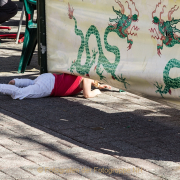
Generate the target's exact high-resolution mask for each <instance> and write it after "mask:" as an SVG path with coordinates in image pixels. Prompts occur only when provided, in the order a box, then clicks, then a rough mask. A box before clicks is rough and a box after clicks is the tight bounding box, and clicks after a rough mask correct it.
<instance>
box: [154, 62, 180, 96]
mask: <svg viewBox="0 0 180 180" xmlns="http://www.w3.org/2000/svg"><path fill="white" fill-rule="evenodd" d="M175 67H176V68H180V61H179V60H177V59H171V60H170V61H169V62H168V63H167V64H166V66H165V68H164V71H163V80H164V83H165V87H164V89H163V86H162V85H159V84H158V82H156V84H154V85H155V86H156V87H157V89H158V90H156V93H160V95H161V96H162V97H163V94H167V93H169V94H170V95H171V88H172V89H178V88H180V77H177V78H174V79H173V78H170V77H169V72H170V70H171V69H172V68H175ZM162 89H163V90H162Z"/></svg>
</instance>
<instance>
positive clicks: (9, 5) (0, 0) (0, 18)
mask: <svg viewBox="0 0 180 180" xmlns="http://www.w3.org/2000/svg"><path fill="white" fill-rule="evenodd" d="M17 11H18V7H17V5H16V4H15V3H14V2H12V1H11V0H0V24H1V23H3V22H5V21H8V20H9V19H10V18H12V17H14V16H15V15H16V14H17Z"/></svg>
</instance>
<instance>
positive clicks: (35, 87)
mask: <svg viewBox="0 0 180 180" xmlns="http://www.w3.org/2000/svg"><path fill="white" fill-rule="evenodd" d="M14 80H15V85H10V84H0V92H1V93H3V94H7V95H11V97H12V98H13V99H24V98H41V97H46V96H49V95H50V94H51V92H52V90H53V88H54V83H55V77H54V75H53V74H51V73H45V74H41V75H40V76H38V77H37V78H36V79H35V80H31V79H14Z"/></svg>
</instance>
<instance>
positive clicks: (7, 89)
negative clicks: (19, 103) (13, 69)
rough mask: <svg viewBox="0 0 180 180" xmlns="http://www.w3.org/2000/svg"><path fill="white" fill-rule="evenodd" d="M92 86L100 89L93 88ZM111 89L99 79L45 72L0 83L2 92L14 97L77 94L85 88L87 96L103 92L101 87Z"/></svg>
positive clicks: (90, 96)
mask: <svg viewBox="0 0 180 180" xmlns="http://www.w3.org/2000/svg"><path fill="white" fill-rule="evenodd" d="M91 86H94V87H97V88H98V89H94V90H91ZM104 88H107V89H111V86H109V85H100V84H99V83H98V81H94V80H92V79H88V78H83V77H81V76H74V75H70V74H65V73H64V74H52V73H44V74H41V75H39V76H38V77H37V78H36V79H35V80H31V79H13V80H11V81H10V82H9V84H0V93H3V94H6V95H10V96H11V97H12V98H13V99H20V100H21V99H24V98H41V97H47V96H61V97H62V96H70V95H76V94H78V93H79V92H80V91H82V90H83V95H84V97H85V98H92V97H95V96H97V95H98V94H101V91H100V90H99V89H104Z"/></svg>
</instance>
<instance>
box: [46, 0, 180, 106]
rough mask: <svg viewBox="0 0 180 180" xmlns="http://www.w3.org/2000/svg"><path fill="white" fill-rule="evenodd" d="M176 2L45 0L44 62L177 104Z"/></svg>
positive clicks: (179, 48) (179, 16) (179, 49)
mask: <svg viewBox="0 0 180 180" xmlns="http://www.w3.org/2000/svg"><path fill="white" fill-rule="evenodd" d="M179 7H180V1H178V0H159V1H157V0H151V1H150V0H51V1H48V0H47V1H46V26H47V57H48V58H47V66H48V71H49V72H53V73H62V72H65V73H70V74H74V75H80V76H84V77H88V78H91V79H97V80H100V81H103V82H105V83H107V84H109V85H112V86H114V87H117V88H119V89H123V90H125V91H128V92H132V93H135V94H138V95H141V96H144V97H150V98H154V99H156V100H159V101H163V102H164V103H165V102H167V103H170V104H174V105H175V106H179V107H180V23H179V22H180V8H179Z"/></svg>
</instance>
